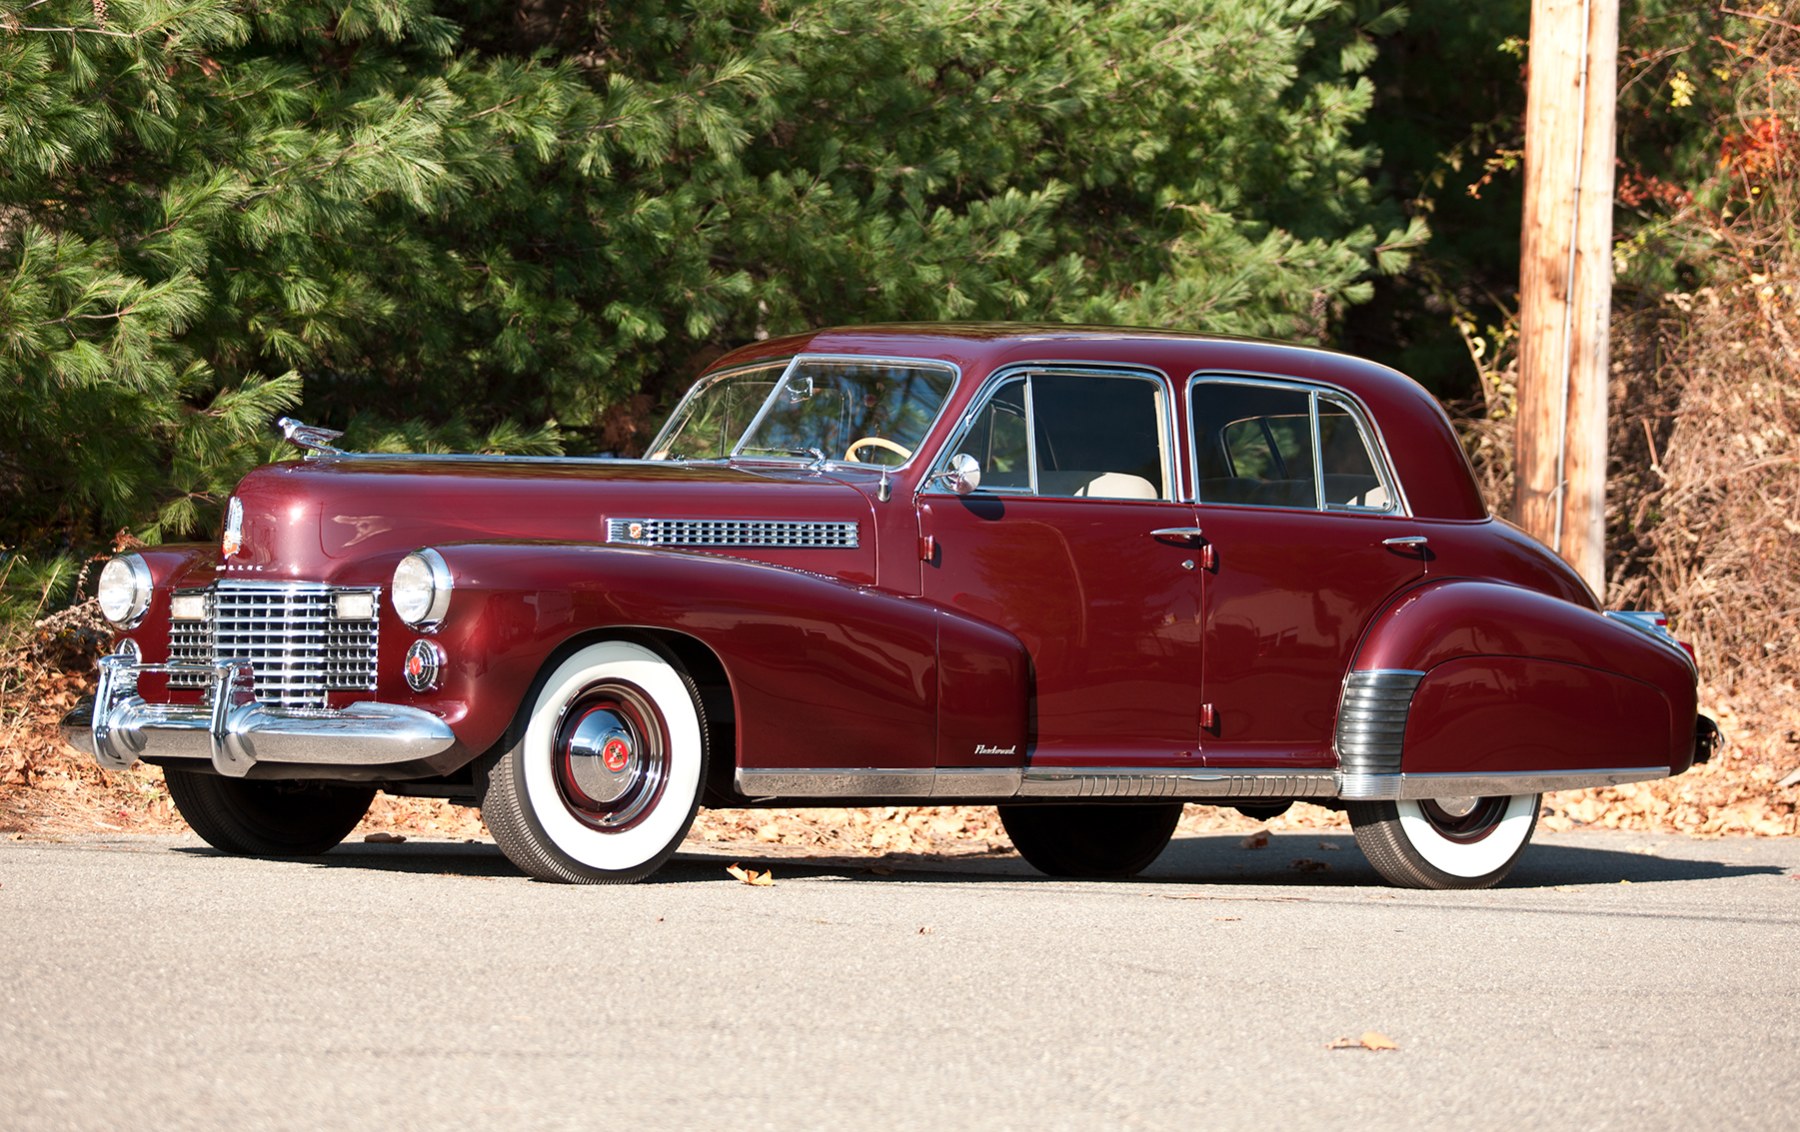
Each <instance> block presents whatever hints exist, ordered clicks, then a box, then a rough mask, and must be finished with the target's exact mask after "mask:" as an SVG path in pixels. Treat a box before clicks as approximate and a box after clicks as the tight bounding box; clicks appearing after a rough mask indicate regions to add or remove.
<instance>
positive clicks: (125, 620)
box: [94, 554, 155, 629]
mask: <svg viewBox="0 0 1800 1132" xmlns="http://www.w3.org/2000/svg"><path fill="white" fill-rule="evenodd" d="M154 591H155V583H154V582H152V581H151V579H150V565H149V563H147V562H145V561H144V558H143V555H141V554H121V555H120V556H119V557H117V558H114V559H112V560H111V561H110V562H108V563H107V564H106V565H105V566H102V567H101V568H100V580H99V581H98V582H96V583H95V584H94V597H95V599H96V600H97V601H99V603H100V616H102V617H104V618H106V619H107V620H108V621H110V622H111V623H112V624H114V625H116V626H118V627H119V628H121V629H131V628H135V627H136V626H137V625H138V624H140V623H141V622H142V621H143V620H144V614H145V613H147V612H149V610H150V598H151V595H152V594H153V593H154Z"/></svg>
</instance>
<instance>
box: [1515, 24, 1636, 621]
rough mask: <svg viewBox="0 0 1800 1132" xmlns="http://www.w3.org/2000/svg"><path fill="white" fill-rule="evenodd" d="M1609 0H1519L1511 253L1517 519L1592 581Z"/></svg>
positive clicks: (1605, 247) (1600, 441)
mask: <svg viewBox="0 0 1800 1132" xmlns="http://www.w3.org/2000/svg"><path fill="white" fill-rule="evenodd" d="M1618 58H1619V0H1532V5H1531V56H1530V72H1531V73H1530V78H1529V80H1528V81H1527V84H1526V100H1525V224H1524V239H1523V245H1522V247H1521V249H1520V264H1519V418H1518V431H1517V434H1516V438H1515V440H1514V457H1515V459H1514V471H1515V478H1516V484H1517V486H1516V496H1515V500H1514V513H1515V516H1516V517H1517V519H1518V522H1519V525H1520V526H1522V527H1524V528H1525V529H1526V530H1527V531H1530V532H1531V533H1532V534H1533V535H1535V536H1537V537H1538V538H1539V539H1541V540H1543V541H1544V542H1545V543H1548V544H1549V545H1550V546H1551V547H1553V548H1554V549H1555V550H1556V552H1557V553H1558V554H1561V555H1562V556H1563V558H1564V559H1566V560H1567V561H1568V562H1569V563H1570V564H1571V565H1573V566H1574V567H1575V568H1576V569H1577V570H1578V571H1580V572H1581V576H1582V577H1584V578H1586V579H1587V582H1588V584H1589V585H1590V586H1592V587H1593V588H1594V591H1595V592H1596V593H1598V594H1601V595H1603V596H1604V594H1605V590H1606V577H1605V570H1606V541H1605V536H1606V383H1607V348H1608V326H1607V323H1608V318H1609V316H1610V314H1611V309H1612V207H1613V118H1614V106H1615V104H1616V102H1617V99H1618Z"/></svg>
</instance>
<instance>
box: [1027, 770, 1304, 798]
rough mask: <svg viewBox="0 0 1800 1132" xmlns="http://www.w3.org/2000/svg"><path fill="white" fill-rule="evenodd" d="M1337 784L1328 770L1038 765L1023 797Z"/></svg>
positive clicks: (1266, 792)
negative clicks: (1177, 768)
mask: <svg viewBox="0 0 1800 1132" xmlns="http://www.w3.org/2000/svg"><path fill="white" fill-rule="evenodd" d="M1335 785H1336V783H1335V781H1334V779H1333V777H1332V773H1331V771H1329V770H1314V771H1304V770H1301V771H1296V770H1286V769H1281V768H1262V767H1219V768H1216V769H1211V770H1208V769H1203V768H1199V767H1196V768H1194V769H1192V770H1171V769H1167V768H1161V767H1157V768H1139V767H1081V768H1076V767H1035V768H1033V769H1031V770H1027V771H1026V772H1025V774H1024V781H1023V782H1022V783H1020V786H1019V795H1020V796H1021V797H1028V798H1329V797H1331V796H1332V792H1333V789H1334V787H1335Z"/></svg>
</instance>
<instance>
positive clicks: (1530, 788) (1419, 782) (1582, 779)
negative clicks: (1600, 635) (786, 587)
mask: <svg viewBox="0 0 1800 1132" xmlns="http://www.w3.org/2000/svg"><path fill="white" fill-rule="evenodd" d="M1668 776H1669V768H1668V767H1663V766H1634V767H1602V768H1595V769H1592V770H1587V769H1583V770H1558V771H1520V772H1518V773H1514V774H1492V773H1485V774H1397V773H1396V774H1369V775H1362V776H1359V777H1356V778H1351V779H1346V778H1345V776H1344V775H1342V774H1340V773H1334V772H1332V771H1329V770H1312V771H1295V770H1288V769H1284V768H1278V767H1221V768H1218V769H1216V770H1206V769H1202V768H1195V769H1193V770H1169V769H1167V768H1162V767H1126V766H1119V767H1091V768H1076V767H1033V768H1030V769H1023V770H1022V769H1019V768H1016V767H1015V768H1011V769H1004V768H1002V769H995V768H989V767H948V768H944V769H942V770H936V769H932V768H930V767H892V768H885V769H884V768H878V767H869V768H866V769H858V770H830V769H822V768H821V769H812V768H795V769H785V768H783V769H778V770H774V769H772V770H759V769H755V768H748V769H746V768H742V767H740V768H739V769H738V771H737V774H736V777H735V780H734V781H735V785H736V787H737V791H738V793H740V794H742V795H744V796H745V797H747V798H756V799H769V798H982V797H987V798H996V799H1004V798H1185V799H1193V800H1196V801H1202V800H1205V799H1208V798H1211V799H1225V798H1229V799H1233V800H1243V799H1250V798H1268V799H1272V800H1273V799H1280V798H1296V799H1306V798H1312V799H1333V798H1335V799H1339V800H1342V801H1348V802H1374V801H1397V800H1400V799H1407V798H1453V797H1466V796H1469V795H1476V796H1488V795H1497V794H1498V795H1505V794H1541V793H1544V792H1546V791H1550V790H1579V789H1582V788H1584V787H1589V786H1618V785H1621V784H1623V783H1627V782H1645V781H1648V780H1650V779H1653V778H1667V777H1668Z"/></svg>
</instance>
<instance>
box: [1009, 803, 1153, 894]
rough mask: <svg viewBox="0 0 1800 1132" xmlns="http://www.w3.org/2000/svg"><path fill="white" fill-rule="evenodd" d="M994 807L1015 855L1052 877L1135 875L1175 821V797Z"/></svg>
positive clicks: (1120, 876)
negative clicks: (1151, 800) (1145, 802)
mask: <svg viewBox="0 0 1800 1132" xmlns="http://www.w3.org/2000/svg"><path fill="white" fill-rule="evenodd" d="M999 809H1000V824H1001V825H1003V826H1005V827H1006V836H1008V837H1010V838H1012V843H1013V847H1014V848H1016V849H1017V850H1018V851H1019V856H1021V857H1023V858H1025V859H1026V860H1027V861H1029V862H1030V863H1031V865H1032V867H1033V868H1035V869H1037V870H1038V871H1039V872H1042V873H1048V874H1049V875H1051V876H1053V877H1111V878H1122V877H1130V876H1136V875H1137V874H1138V873H1140V872H1142V871H1143V870H1144V869H1145V868H1147V867H1148V866H1149V865H1150V862H1152V861H1154V860H1156V858H1157V857H1159V856H1161V855H1162V851H1163V849H1164V848H1165V847H1166V846H1167V845H1168V844H1169V838H1170V837H1172V836H1174V834H1175V823H1176V822H1178V821H1180V820H1181V803H1180V802H1163V803H1156V804H1151V805H1138V804H1133V805H1094V804H1073V805H1063V804H1057V805H1047V806H1001V807H999Z"/></svg>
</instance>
